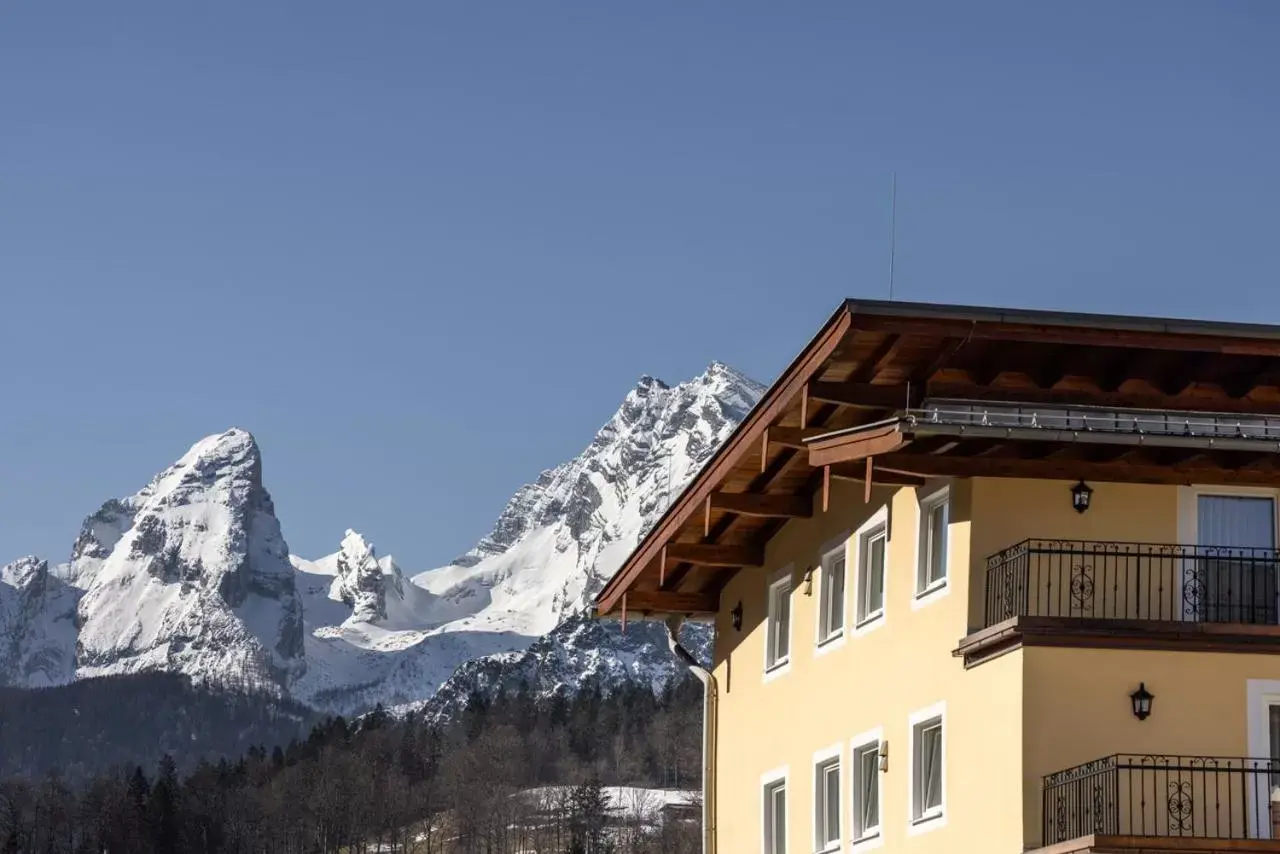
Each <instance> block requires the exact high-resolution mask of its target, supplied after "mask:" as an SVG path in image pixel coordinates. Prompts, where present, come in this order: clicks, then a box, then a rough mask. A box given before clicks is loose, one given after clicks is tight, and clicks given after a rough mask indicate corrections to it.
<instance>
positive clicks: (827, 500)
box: [822, 466, 831, 513]
mask: <svg viewBox="0 0 1280 854" xmlns="http://www.w3.org/2000/svg"><path fill="white" fill-rule="evenodd" d="M830 505H831V466H823V467H822V512H823V513H826V512H827V507H829V506H830Z"/></svg>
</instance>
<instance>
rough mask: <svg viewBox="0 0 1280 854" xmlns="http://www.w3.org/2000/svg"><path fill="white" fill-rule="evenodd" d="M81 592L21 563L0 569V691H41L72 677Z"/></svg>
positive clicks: (30, 562) (39, 563)
mask: <svg viewBox="0 0 1280 854" xmlns="http://www.w3.org/2000/svg"><path fill="white" fill-rule="evenodd" d="M79 598H80V592H79V591H78V590H76V589H75V588H73V587H71V586H69V585H68V584H66V583H65V582H64V581H62V580H61V579H60V578H57V577H55V576H54V575H53V574H51V573H50V571H49V564H48V562H47V561H43V560H40V559H39V558H34V557H24V558H22V559H20V560H16V561H14V562H13V563H11V564H8V565H6V566H3V567H0V686H14V687H30V688H43V687H48V686H52V685H64V684H66V683H67V682H70V681H71V680H72V679H73V678H74V677H75V644H76V626H75V616H76V602H77V601H78V600H79Z"/></svg>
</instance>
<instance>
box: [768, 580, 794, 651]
mask: <svg viewBox="0 0 1280 854" xmlns="http://www.w3.org/2000/svg"><path fill="white" fill-rule="evenodd" d="M765 622H766V624H767V625H766V629H767V631H766V635H765V651H764V669H765V670H766V671H778V670H781V669H782V668H784V667H785V666H786V664H787V662H788V661H790V660H791V567H787V568H785V569H783V570H781V571H780V572H778V573H777V574H776V575H774V577H773V578H771V579H770V580H769V611H768V618H767V620H766V621H765Z"/></svg>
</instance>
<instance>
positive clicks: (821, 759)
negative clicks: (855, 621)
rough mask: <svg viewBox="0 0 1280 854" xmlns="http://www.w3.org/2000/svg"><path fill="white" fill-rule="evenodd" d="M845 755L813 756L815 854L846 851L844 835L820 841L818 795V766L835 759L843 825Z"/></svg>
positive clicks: (837, 748)
mask: <svg viewBox="0 0 1280 854" xmlns="http://www.w3.org/2000/svg"><path fill="white" fill-rule="evenodd" d="M845 568H846V569H848V564H846V565H845ZM843 753H844V748H843V745H840V744H833V745H831V746H830V747H824V748H823V749H822V750H817V751H814V754H813V766H812V767H813V774H812V777H813V798H812V803H813V850H814V854H831V852H835V851H843V850H844V839H843V836H842V835H839V834H838V835H837V836H838V838H837V839H836V841H835V842H833V843H831V844H829V845H828V844H825V843H824V842H823V841H822V840H820V839H818V795H819V791H818V766H819V765H822V764H823V763H826V762H829V761H831V760H832V759H834V760H835V761H836V762H837V763H839V764H838V765H837V769H838V771H839V773H840V799H839V800H840V821H841V822H842V823H843V821H844V793H845V791H846V789H845V785H846V783H845V777H846V775H845V769H844V757H843ZM825 806H826V804H825V803H824V804H823V807H824V808H825ZM841 830H842V831H843V828H841Z"/></svg>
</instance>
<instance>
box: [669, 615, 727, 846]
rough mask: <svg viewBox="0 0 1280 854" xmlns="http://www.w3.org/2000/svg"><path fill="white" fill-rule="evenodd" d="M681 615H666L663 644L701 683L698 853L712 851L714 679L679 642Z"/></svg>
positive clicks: (713, 831) (713, 832)
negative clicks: (699, 840) (711, 789)
mask: <svg viewBox="0 0 1280 854" xmlns="http://www.w3.org/2000/svg"><path fill="white" fill-rule="evenodd" d="M682 623H684V617H681V616H676V615H674V614H673V615H672V616H670V617H667V621H666V627H667V646H668V647H670V649H671V654H672V655H674V656H675V657H676V658H678V659H680V661H681V662H683V663H684V665H685V666H686V667H688V668H689V671H690V672H691V673H693V675H694V676H696V677H698V681H700V682H701V683H702V854H715V849H716V844H715V839H716V837H715V828H714V827H713V826H712V821H711V815H712V813H711V800H712V797H713V793H712V792H711V791H710V790H709V788H708V786H707V783H708V781H710V780H714V779H715V777H714V775H713V773H712V772H713V770H714V769H713V768H712V765H713V762H714V760H713V757H712V751H711V726H712V715H713V709H712V702H713V699H714V697H715V687H716V680H715V677H714V676H712V675H711V671H710V670H707V668H705V667H703V666H702V665H701V664H699V663H698V660H697V659H696V658H694V657H693V654H692V653H690V652H689V650H687V649H685V648H684V647H683V646H681V644H680V640H679V633H680V626H681V624H682Z"/></svg>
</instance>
